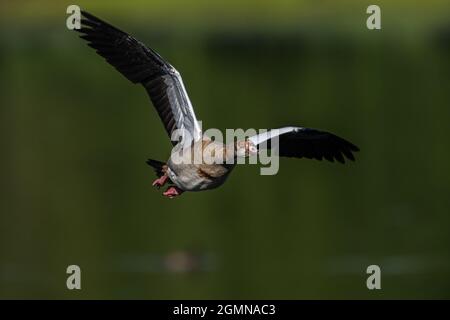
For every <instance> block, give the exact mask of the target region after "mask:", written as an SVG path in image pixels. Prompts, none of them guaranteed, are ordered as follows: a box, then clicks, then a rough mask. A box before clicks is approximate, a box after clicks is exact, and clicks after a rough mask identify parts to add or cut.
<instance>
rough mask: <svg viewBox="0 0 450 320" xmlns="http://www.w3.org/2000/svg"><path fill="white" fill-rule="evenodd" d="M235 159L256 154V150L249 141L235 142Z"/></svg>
mask: <svg viewBox="0 0 450 320" xmlns="http://www.w3.org/2000/svg"><path fill="white" fill-rule="evenodd" d="M235 152H236V154H235V155H236V156H237V157H245V158H246V157H249V156H253V155H256V154H258V148H257V147H256V146H255V145H254V144H253V142H251V141H250V140H245V141H242V140H241V141H237V142H236V144H235Z"/></svg>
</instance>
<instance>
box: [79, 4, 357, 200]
mask: <svg viewBox="0 0 450 320" xmlns="http://www.w3.org/2000/svg"><path fill="white" fill-rule="evenodd" d="M82 15H83V18H82V20H81V25H82V26H81V28H80V29H78V30H77V31H78V32H80V33H81V34H82V35H81V36H80V37H81V38H82V39H84V40H86V41H88V45H89V46H90V47H92V48H94V49H95V50H96V52H97V53H98V54H99V55H101V56H102V57H104V58H105V59H106V61H107V62H108V63H109V64H111V65H112V66H113V67H115V68H116V69H117V70H118V71H119V72H120V73H121V74H122V75H124V76H125V77H126V78H127V79H128V80H130V81H131V82H133V83H139V84H142V85H143V86H144V88H145V89H146V90H147V93H148V94H149V96H150V99H151V101H152V102H153V105H154V107H155V108H156V111H157V112H158V114H159V117H160V118H161V120H162V122H163V124H164V127H165V129H166V131H167V133H168V135H169V137H170V138H171V140H172V144H173V145H174V149H173V151H172V155H171V157H170V158H169V160H168V161H167V162H165V163H164V162H161V161H156V160H152V159H149V160H148V161H147V163H148V164H149V165H150V166H151V167H153V169H154V170H155V172H156V175H157V176H158V178H157V179H156V180H155V181H154V182H153V185H154V186H156V187H158V188H160V187H162V186H164V185H165V184H166V183H167V184H169V187H168V189H167V190H166V191H165V192H164V193H163V195H164V196H167V197H169V198H173V197H175V196H178V195H180V194H181V193H182V192H184V191H202V190H208V189H213V188H217V187H218V186H220V185H222V184H223V183H224V182H225V180H226V179H227V177H228V175H229V174H230V172H231V171H232V170H233V168H234V166H235V163H234V162H233V161H228V160H233V159H235V158H236V157H244V158H245V157H249V156H254V155H256V154H258V152H260V150H259V149H260V147H261V146H262V145H263V144H266V143H267V141H269V140H271V139H272V138H277V139H278V148H277V151H278V153H279V155H280V156H283V157H295V158H302V157H305V158H308V159H317V160H322V159H323V158H324V159H326V160H328V161H331V162H333V161H334V160H335V159H336V160H337V161H339V162H341V163H344V162H345V160H344V157H345V158H348V159H350V160H354V156H353V153H352V152H355V151H359V149H358V147H356V146H355V145H353V144H352V143H350V142H348V141H346V140H344V139H342V138H340V137H338V136H336V135H334V134H332V133H328V132H324V131H319V130H315V129H310V128H304V127H294V126H291V127H283V128H279V129H274V130H271V131H267V132H265V133H262V134H257V135H254V136H251V137H249V138H244V140H240V141H237V142H233V143H232V144H228V145H226V144H222V143H220V142H216V141H212V140H211V139H209V138H206V137H203V135H202V131H201V129H200V127H199V124H198V122H197V118H196V116H195V113H194V109H193V107H192V104H191V101H190V100H189V97H188V95H187V92H186V89H185V87H184V85H183V80H182V79H181V76H180V73H179V72H178V71H177V70H176V69H175V68H174V67H173V66H171V65H170V64H169V63H168V62H166V61H165V60H163V58H162V57H161V56H160V55H159V54H158V53H156V52H155V51H153V50H152V49H150V48H148V47H146V46H145V45H144V44H143V43H141V42H139V41H138V40H136V39H135V38H133V37H132V36H130V35H129V34H127V33H125V32H123V31H121V30H119V29H117V28H115V27H113V26H112V25H110V24H108V23H106V22H104V21H102V20H100V19H99V18H97V17H95V16H93V15H91V14H89V13H87V12H84V11H83V12H82ZM175 131H177V132H181V133H179V134H178V136H176V138H175V139H174V138H173V137H174V132H175ZM180 146H183V148H178V150H176V149H177V147H180ZM186 146H187V147H188V148H189V150H191V151H192V152H185V153H184V155H183V154H182V153H180V152H181V151H182V150H185V148H186ZM211 147H212V148H211ZM206 148H210V150H212V152H211V154H213V155H214V154H217V153H218V154H220V155H221V156H223V159H225V160H226V161H222V162H210V161H209V162H207V161H200V162H189V161H185V162H183V161H174V158H173V155H180V154H181V156H180V157H181V159H182V160H183V157H186V156H187V155H189V156H192V154H193V153H195V152H196V150H197V151H200V152H202V151H203V150H205V149H206ZM266 148H271V145H270V144H269V145H266ZM180 150H181V151H180ZM178 160H180V159H178ZM184 160H186V159H184Z"/></svg>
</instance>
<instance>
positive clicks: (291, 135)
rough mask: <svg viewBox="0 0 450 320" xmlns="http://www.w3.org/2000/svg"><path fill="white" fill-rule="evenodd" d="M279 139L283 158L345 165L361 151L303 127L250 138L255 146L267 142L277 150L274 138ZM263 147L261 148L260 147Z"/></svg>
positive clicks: (340, 139) (341, 140) (274, 130)
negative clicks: (336, 162) (354, 153)
mask: <svg viewBox="0 0 450 320" xmlns="http://www.w3.org/2000/svg"><path fill="white" fill-rule="evenodd" d="M274 137H278V147H277V150H278V154H279V155H280V156H282V157H295V158H303V157H305V158H308V159H316V160H322V159H323V158H325V159H326V160H328V161H331V162H334V160H335V159H336V160H337V161H339V162H341V163H344V162H345V158H347V159H350V160H352V161H354V160H355V157H354V156H353V152H356V151H359V148H358V147H357V146H355V145H354V144H352V143H350V142H348V141H347V140H344V139H342V138H340V137H338V136H336V135H334V134H332V133H329V132H324V131H319V130H316V129H310V128H302V127H284V128H279V129H273V130H270V131H267V132H264V133H261V134H258V135H255V136H253V137H250V138H248V140H250V141H251V142H253V143H254V144H255V145H257V146H258V145H261V144H262V143H264V142H267V148H275V147H276V146H275V145H273V141H275V140H272V138H274ZM259 147H261V146H259Z"/></svg>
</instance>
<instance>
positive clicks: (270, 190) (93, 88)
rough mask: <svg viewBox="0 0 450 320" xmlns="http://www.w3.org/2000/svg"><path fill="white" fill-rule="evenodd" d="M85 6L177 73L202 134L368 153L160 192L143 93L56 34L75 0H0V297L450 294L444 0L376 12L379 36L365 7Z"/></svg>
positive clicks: (449, 48)
mask: <svg viewBox="0 0 450 320" xmlns="http://www.w3.org/2000/svg"><path fill="white" fill-rule="evenodd" d="M90 3H91V2H90V1H80V2H79V4H80V5H81V6H84V8H86V9H88V10H89V11H91V12H92V13H94V14H96V15H98V16H100V17H102V18H104V19H105V20H107V21H110V22H112V23H113V24H115V25H117V26H118V27H120V28H122V29H124V30H126V31H128V32H130V33H132V34H133V35H135V36H136V37H138V38H139V39H140V40H142V41H144V42H145V43H146V44H148V45H149V46H151V47H152V48H154V49H155V50H157V51H158V52H159V53H160V54H161V55H163V56H164V57H165V58H166V59H167V60H169V61H170V62H171V63H172V64H173V65H175V66H176V67H177V69H178V70H179V71H180V72H181V73H182V75H183V79H184V82H185V84H186V87H187V90H188V92H189V95H190V97H191V100H192V102H193V104H194V107H195V109H196V113H197V116H198V118H199V119H200V120H202V121H203V125H204V126H205V127H217V128H220V129H222V130H224V129H226V128H271V127H277V126H281V125H285V124H298V125H305V126H310V127H316V128H322V129H326V130H329V131H332V132H334V133H336V134H339V135H341V136H343V137H345V138H348V139H349V140H351V141H352V142H354V143H355V144H357V145H358V146H359V147H360V148H361V152H360V153H359V154H357V162H356V163H351V164H349V165H345V166H342V165H340V164H331V163H325V162H314V161H310V160H295V159H282V160H281V164H280V165H281V168H280V172H279V173H278V175H276V176H261V175H259V167H258V166H255V165H247V166H239V167H238V168H237V169H236V170H235V172H234V173H233V175H232V176H231V177H230V179H229V180H228V182H227V183H226V184H225V185H224V186H223V187H222V188H220V189H218V190H214V191H209V192H202V193H188V194H184V195H183V196H182V197H180V198H177V199H175V200H168V199H166V198H163V197H162V196H161V192H158V191H156V190H154V189H153V188H152V186H151V182H152V180H153V179H154V176H153V172H152V170H151V169H150V168H149V167H148V166H147V165H146V164H145V160H146V159H147V158H148V157H153V158H156V159H161V160H164V159H166V158H167V157H168V155H169V151H170V144H169V141H168V139H167V138H166V135H165V132H164V129H163V127H162V125H161V123H160V121H159V119H158V117H157V115H156V112H155V111H154V110H153V107H152V106H151V104H150V102H149V99H148V97H147V96H146V93H145V92H144V90H143V89H142V88H141V87H139V86H134V85H132V84H130V83H128V82H127V81H126V80H125V79H124V78H123V77H122V76H121V75H120V74H119V73H117V72H116V71H115V70H114V69H113V68H112V67H110V66H109V65H107V64H106V63H105V62H103V61H102V59H101V58H100V57H99V56H97V55H96V54H95V52H94V51H93V50H91V49H90V48H88V47H87V46H86V45H85V43H84V42H83V41H81V40H80V39H78V38H77V35H76V34H75V33H74V32H70V31H68V30H67V29H66V27H65V19H66V14H65V9H66V7H67V5H69V4H71V3H64V1H62V2H56V1H39V2H38V1H15V2H11V3H10V2H6V1H4V2H2V3H1V4H0V20H1V22H0V27H1V28H0V106H1V108H0V112H1V113H0V116H1V118H0V130H1V131H0V132H1V135H0V136H1V138H0V141H1V152H2V153H1V157H0V177H1V179H0V191H1V193H0V210H1V211H0V297H1V298H146V299H162V298H186V299H198V298H213V299H216V298H230V299H231V298H238V299H239V298H255V299H257V298H286V299H301V298H339V299H344V298H369V299H373V298H450V234H449V227H450V210H449V209H450V199H449V196H450V185H449V183H450V169H449V157H450V148H449V143H448V138H449V137H450V126H449V120H450V110H449V102H450V91H449V88H450V86H449V85H450V81H449V72H450V60H449V57H450V45H449V39H450V21H449V19H448V18H449V15H448V13H449V6H448V4H446V2H445V1H429V2H426V3H425V2H419V1H416V2H414V1H413V2H411V1H396V2H393V1H381V2H378V4H379V5H380V6H381V8H382V30H381V31H369V30H367V28H366V26H365V20H366V18H367V14H366V13H365V11H366V8H367V6H368V5H369V4H371V3H364V2H360V1H343V2H339V4H338V3H337V2H335V1H321V2H320V4H316V2H314V1H288V0H283V1H268V2H261V1H254V0H252V1H234V0H233V1H227V2H221V3H219V2H215V3H214V4H211V3H210V2H209V1H197V2H189V4H187V3H186V2H184V1H171V2H167V1H162V0H161V1H128V2H120V3H119V2H115V3H113V4H110V3H109V1H96V2H95V4H90ZM70 264H77V265H79V266H80V267H81V269H82V290H81V291H69V290H67V289H66V286H65V282H66V277H67V275H66V273H65V270H66V268H67V266H68V265H70ZM371 264H377V265H379V266H380V267H381V270H382V290H381V291H369V290H367V288H366V277H367V275H366V273H365V271H366V268H367V266H369V265H371Z"/></svg>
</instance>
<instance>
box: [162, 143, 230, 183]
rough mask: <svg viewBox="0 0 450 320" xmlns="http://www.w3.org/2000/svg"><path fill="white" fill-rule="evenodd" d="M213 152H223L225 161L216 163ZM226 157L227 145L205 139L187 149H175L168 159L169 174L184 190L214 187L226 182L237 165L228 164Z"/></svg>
mask: <svg viewBox="0 0 450 320" xmlns="http://www.w3.org/2000/svg"><path fill="white" fill-rule="evenodd" d="M205 150H208V152H207V153H209V154H206V153H205ZM211 154H213V155H215V154H222V155H223V158H222V157H221V159H224V160H225V161H223V162H225V163H214V161H213V160H214V159H212V158H210V156H211ZM226 157H227V146H226V145H224V144H222V143H220V142H215V141H214V142H213V141H211V140H209V139H203V140H201V141H199V142H197V143H194V144H193V145H192V146H190V147H189V148H187V149H184V150H183V149H182V148H180V149H179V150H178V149H174V150H173V152H172V156H171V157H170V158H169V160H168V161H167V167H168V168H167V175H168V177H169V179H170V180H171V181H172V182H173V183H174V184H175V185H176V186H177V187H178V188H180V189H181V190H183V191H203V190H208V189H214V188H217V187H219V186H220V185H222V184H223V183H224V182H225V180H226V179H227V177H228V175H229V174H230V172H231V170H233V168H234V166H235V164H227V163H226V160H227V159H226ZM175 159H176V160H175ZM195 160H198V161H195Z"/></svg>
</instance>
